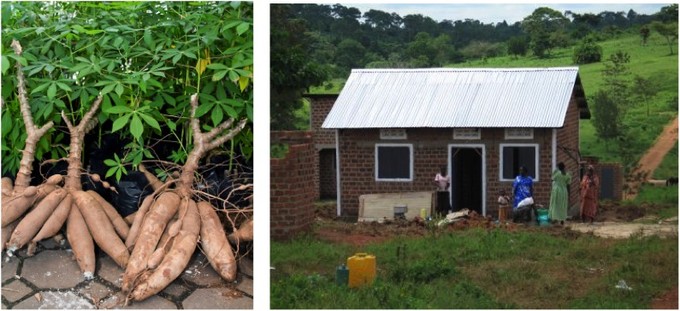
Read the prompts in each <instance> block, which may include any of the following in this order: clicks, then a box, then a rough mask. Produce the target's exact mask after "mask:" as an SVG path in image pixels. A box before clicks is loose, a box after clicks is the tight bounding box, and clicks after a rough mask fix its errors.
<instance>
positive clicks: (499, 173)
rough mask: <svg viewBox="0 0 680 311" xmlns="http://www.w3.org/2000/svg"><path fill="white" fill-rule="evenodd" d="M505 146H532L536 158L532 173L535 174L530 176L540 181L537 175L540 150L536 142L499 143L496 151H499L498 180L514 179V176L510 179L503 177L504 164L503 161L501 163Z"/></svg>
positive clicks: (538, 173) (538, 172) (538, 174)
mask: <svg viewBox="0 0 680 311" xmlns="http://www.w3.org/2000/svg"><path fill="white" fill-rule="evenodd" d="M506 147H510V148H512V147H534V152H535V155H534V157H535V159H536V163H534V175H536V176H531V177H532V179H533V180H534V181H535V182H537V181H540V178H539V176H541V173H540V171H539V168H540V164H539V162H541V158H540V157H539V156H540V152H539V151H540V149H539V145H538V144H500V146H499V148H498V152H499V154H498V162H499V163H498V180H500V181H513V180H515V177H513V178H512V179H504V178H503V169H504V168H505V166H504V165H505V163H503V149H504V148H506Z"/></svg>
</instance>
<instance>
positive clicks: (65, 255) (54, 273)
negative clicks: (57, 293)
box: [21, 250, 83, 288]
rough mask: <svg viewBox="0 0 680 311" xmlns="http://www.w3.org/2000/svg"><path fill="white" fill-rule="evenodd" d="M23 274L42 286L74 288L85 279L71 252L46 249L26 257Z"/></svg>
mask: <svg viewBox="0 0 680 311" xmlns="http://www.w3.org/2000/svg"><path fill="white" fill-rule="evenodd" d="M21 276H22V277H23V278H25V279H26V280H28V281H29V282H31V283H33V284H34V285H35V286H37V287H40V288H73V287H74V286H76V285H77V284H78V283H80V282H82V281H83V274H82V273H81V272H80V268H79V267H78V264H77V263H76V262H75V260H73V259H72V258H71V253H70V252H65V251H62V250H54V251H44V252H41V253H40V254H37V255H35V256H34V257H31V258H26V259H24V266H23V268H22V269H21Z"/></svg>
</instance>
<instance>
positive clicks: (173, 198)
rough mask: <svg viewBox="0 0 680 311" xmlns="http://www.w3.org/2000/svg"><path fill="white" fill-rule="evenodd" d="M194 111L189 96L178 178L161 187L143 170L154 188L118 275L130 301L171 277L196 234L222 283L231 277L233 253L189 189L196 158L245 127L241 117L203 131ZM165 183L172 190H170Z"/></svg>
mask: <svg viewBox="0 0 680 311" xmlns="http://www.w3.org/2000/svg"><path fill="white" fill-rule="evenodd" d="M197 108H198V95H196V94H195V95H193V96H192V97H191V119H190V125H191V130H192V136H193V140H194V147H193V149H192V150H191V151H190V152H189V155H188V157H187V160H186V162H185V163H184V165H183V166H182V169H181V172H180V176H179V178H178V179H175V180H171V181H168V182H166V183H164V184H161V183H160V182H159V180H157V179H156V178H155V176H153V175H152V174H150V173H148V172H147V173H148V174H147V175H148V179H150V180H152V182H151V184H152V185H154V187H155V188H156V189H154V194H153V197H152V199H147V200H145V202H144V203H143V205H142V206H141V207H140V209H139V210H138V211H137V215H136V216H135V220H134V222H133V225H132V226H133V228H139V229H136V230H135V235H132V234H131V235H130V236H128V242H127V243H126V244H128V245H131V246H133V250H132V254H131V257H130V261H129V263H128V265H127V268H126V269H125V274H124V275H123V285H122V290H123V292H125V293H127V294H128V299H130V300H133V301H139V300H144V299H146V298H148V297H150V296H152V295H154V294H156V293H158V292H160V291H161V290H163V289H164V288H165V287H166V286H168V285H169V284H170V283H171V282H172V281H173V280H174V279H175V278H177V277H178V276H179V275H180V273H182V272H183V271H184V269H185V268H186V266H187V264H188V263H189V260H190V259H191V255H192V254H193V253H194V250H195V248H196V244H197V241H198V238H199V236H200V240H201V244H202V245H203V249H204V250H205V253H206V256H207V257H208V260H209V261H210V263H211V265H212V266H213V267H214V268H215V270H216V271H217V272H218V273H219V274H220V276H222V277H223V278H224V279H226V280H234V279H235V277H236V261H235V260H234V254H233V252H232V251H231V247H230V245H229V242H228V241H227V237H226V235H225V234H224V231H222V226H221V224H220V222H219V219H218V217H217V214H216V213H215V208H214V207H213V206H211V205H210V204H209V203H206V202H198V203H196V202H195V201H194V197H195V193H194V190H193V185H194V179H195V174H196V169H197V168H198V167H199V161H200V160H201V158H203V157H204V156H205V155H206V154H207V153H208V152H210V151H211V150H213V149H215V148H217V147H219V146H220V145H222V144H224V143H225V142H227V141H228V140H230V139H233V138H234V136H235V135H237V134H238V133H239V132H240V131H241V130H242V129H243V128H244V127H245V125H246V122H247V119H241V120H240V121H238V122H237V124H235V125H234V122H235V120H234V119H233V118H230V119H229V120H227V121H225V122H222V123H221V124H219V125H218V126H216V127H214V128H213V129H212V130H210V131H209V132H207V133H204V132H202V130H201V126H200V122H199V120H198V118H197V117H196V110H197ZM225 131H226V132H225ZM171 184H176V187H175V188H174V189H171V188H170V186H171ZM147 206H148V208H147ZM175 217H176V218H177V219H176V220H175V221H174V222H172V223H171V224H170V225H168V224H169V222H170V221H171V220H172V219H173V218H175ZM166 228H167V230H166ZM159 241H161V242H162V243H159Z"/></svg>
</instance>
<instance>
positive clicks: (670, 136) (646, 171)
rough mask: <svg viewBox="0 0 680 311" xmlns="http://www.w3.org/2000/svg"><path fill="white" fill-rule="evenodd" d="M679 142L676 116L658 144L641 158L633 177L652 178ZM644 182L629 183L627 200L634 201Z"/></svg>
mask: <svg viewBox="0 0 680 311" xmlns="http://www.w3.org/2000/svg"><path fill="white" fill-rule="evenodd" d="M677 140H678V117H677V116H676V117H675V119H674V120H673V121H671V122H670V123H668V125H666V126H665V127H664V129H663V131H662V132H661V134H660V135H659V137H658V138H657V139H656V142H655V143H654V145H652V147H650V148H649V150H647V152H646V153H645V154H644V155H643V156H642V157H641V158H640V161H639V162H638V167H637V169H636V170H635V172H633V173H632V174H631V175H636V174H642V175H646V176H647V178H651V174H652V172H654V170H656V168H657V167H659V165H660V164H661V161H663V158H664V157H665V156H666V153H668V151H670V150H671V149H672V148H673V146H675V142H676V141H677ZM645 179H646V178H645ZM642 181H644V180H634V181H631V182H629V183H628V185H627V186H628V189H630V190H629V192H628V193H627V194H626V199H629V200H632V199H634V198H635V196H636V195H637V193H638V189H639V188H640V183H641V182H642Z"/></svg>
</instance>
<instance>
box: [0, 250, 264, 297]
mask: <svg viewBox="0 0 680 311" xmlns="http://www.w3.org/2000/svg"><path fill="white" fill-rule="evenodd" d="M72 257H73V253H72V251H71V249H70V248H68V247H67V246H60V245H58V244H57V243H55V242H54V241H53V240H52V239H49V240H46V241H43V242H41V243H39V247H38V249H37V251H36V254H35V255H34V256H32V257H27V256H26V248H24V249H22V250H20V251H18V252H17V253H16V254H15V256H14V257H11V258H10V257H7V255H6V254H3V256H2V289H1V291H2V309H252V308H253V261H252V258H250V257H248V256H246V257H242V258H241V259H240V260H239V265H238V269H239V271H238V276H237V278H236V281H235V282H232V283H227V282H226V281H224V280H222V278H220V277H219V275H217V273H215V271H214V270H213V268H212V267H211V266H210V264H209V263H208V261H207V259H206V258H205V256H204V255H203V254H201V253H200V252H199V251H197V252H196V253H195V254H194V257H193V258H192V259H191V261H190V262H189V266H188V267H187V268H186V269H185V271H184V273H182V275H180V276H179V277H178V278H177V279H176V280H175V281H174V282H173V283H172V284H170V285H169V286H168V287H167V288H166V289H164V290H163V291H162V292H160V293H158V294H157V295H155V296H153V297H151V298H149V299H146V300H144V301H141V302H134V303H130V304H129V305H128V306H124V302H125V301H124V300H125V298H124V297H123V296H122V294H121V293H120V286H121V282H122V279H121V277H122V273H123V269H121V268H120V267H118V266H117V265H116V264H115V263H114V262H113V260H111V258H109V257H108V256H106V255H105V254H103V253H101V252H100V253H98V254H97V268H96V270H95V277H94V279H92V280H84V279H83V277H82V273H81V272H80V268H78V264H77V263H76V262H75V260H74V259H73V258H72Z"/></svg>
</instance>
